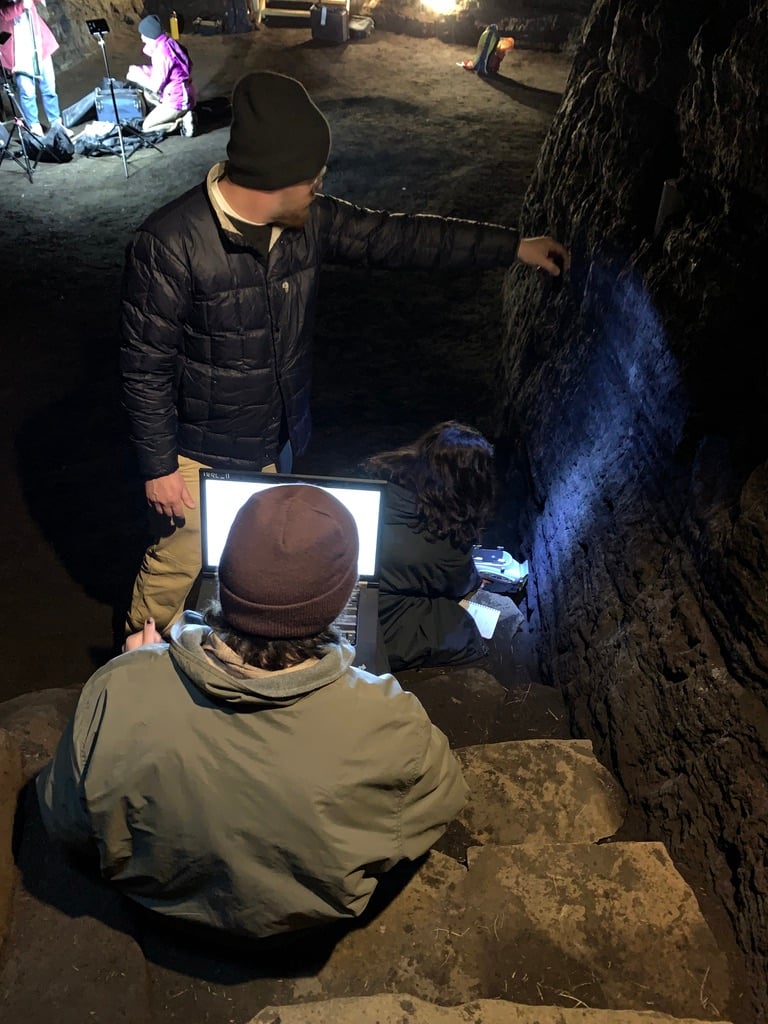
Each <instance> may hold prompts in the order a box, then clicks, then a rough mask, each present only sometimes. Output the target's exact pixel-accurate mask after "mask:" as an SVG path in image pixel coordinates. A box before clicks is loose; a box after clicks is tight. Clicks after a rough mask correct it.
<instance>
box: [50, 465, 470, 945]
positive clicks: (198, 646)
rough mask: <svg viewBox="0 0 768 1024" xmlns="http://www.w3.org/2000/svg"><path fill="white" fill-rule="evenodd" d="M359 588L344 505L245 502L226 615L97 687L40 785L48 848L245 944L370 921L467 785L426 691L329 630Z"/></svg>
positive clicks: (314, 499) (305, 494) (302, 497)
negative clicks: (374, 670)
mask: <svg viewBox="0 0 768 1024" xmlns="http://www.w3.org/2000/svg"><path fill="white" fill-rule="evenodd" d="M356 578H357V533H356V528H355V523H354V520H353V518H352V516H351V515H350V513H349V512H348V511H347V509H346V508H345V507H344V506H343V505H342V504H341V503H340V502H339V501H337V500H336V499H335V498H333V497H332V496H331V495H329V494H328V493H327V492H326V491H324V490H322V489H321V488H317V487H313V486H310V485H306V484H302V485H287V484H286V485H281V486H277V487H273V488H269V489H268V490H265V491H262V492H260V493H258V494H256V495H254V496H253V497H251V498H250V499H249V500H248V502H246V504H245V505H244V506H243V508H242V509H241V510H240V512H239V513H238V515H237V517H236V519H235V521H234V523H233V525H232V528H231V531H230V533H229V537H228V539H227V543H226V546H225V549H224V552H223V555H222V559H221V565H220V573H219V597H220V607H217V608H214V609H212V610H210V611H209V612H207V613H206V615H205V618H203V616H200V615H199V614H197V613H189V612H188V613H186V616H185V617H184V618H182V619H181V620H180V621H179V622H178V623H177V624H176V625H175V626H174V627H173V629H172V632H171V638H170V642H169V643H165V642H162V641H161V640H160V637H159V635H158V634H156V633H155V632H154V629H153V628H152V626H151V624H150V625H149V626H148V627H147V629H146V630H145V635H144V636H142V635H141V634H138V635H136V636H135V637H133V638H131V639H129V641H128V642H127V647H128V648H134V649H129V650H128V651H127V652H126V653H124V654H122V655H120V656H119V657H117V658H115V659H114V660H113V661H111V662H109V663H108V664H107V665H105V666H104V667H103V668H101V669H100V670H99V671H98V672H96V673H95V675H93V676H92V677H91V679H90V680H89V681H88V682H87V683H86V685H85V687H84V689H83V692H82V694H81V696H80V700H79V702H78V705H77V708H76V710H75V714H74V717H73V719H72V721H71V722H70V723H69V725H68V726H67V728H66V730H65V732H64V734H63V736H62V738H61V741H60V743H59V745H58V748H57V750H56V752H55V755H54V758H53V761H52V762H51V764H50V765H48V766H47V767H46V768H45V769H43V771H42V772H41V773H40V775H39V776H38V780H37V792H38V799H39V801H40V805H41V811H42V815H43V820H44V823H45V826H46V828H47V830H48V832H49V833H50V835H51V836H53V837H54V838H56V839H59V840H60V841H61V842H62V843H64V844H65V845H66V846H68V847H69V848H71V849H74V850H79V851H83V852H88V851H91V852H94V853H96V854H97V855H98V862H99V865H100V870H101V874H102V876H103V877H104V878H106V879H108V880H110V881H111V882H112V883H114V884H115V885H116V886H117V887H119V889H120V890H121V891H122V892H123V893H125V894H126V895H127V896H130V897H131V898H132V899H134V900H136V901H137V902H138V903H140V904H143V905H144V906H145V907H147V908H149V909H151V910H153V911H156V912H157V913H159V914H163V915H167V916H169V917H172V918H176V919H182V920H187V921H192V922H196V923H199V924H205V925H209V926H213V927H215V928H219V929H223V930H225V931H227V932H230V933H233V934H235V935H243V936H253V937H257V938H258V937H264V936H269V935H277V934H279V933H284V932H288V931H291V930H295V929H300V928H305V927H308V926H312V925H316V924H327V923H330V922H334V921H339V920H343V919H351V918H354V917H357V916H358V915H360V914H361V913H362V911H363V910H364V909H365V907H366V905H367V903H368V901H369V899H370V898H371V895H372V894H373V892H374V890H375V888H376V885H377V882H378V880H379V878H380V877H381V876H382V875H383V874H384V873H385V872H387V871H388V870H389V869H390V868H392V867H393V866H394V865H396V864H397V863H398V862H400V861H403V860H414V859H416V858H418V857H419V856H420V855H421V854H423V853H424V852H425V851H426V850H428V849H429V847H430V846H431V845H432V844H433V843H434V842H435V841H436V840H437V839H438V838H439V837H440V835H441V834H442V833H443V832H444V830H445V828H446V826H447V824H448V823H449V822H450V821H451V819H452V818H453V817H454V816H455V815H456V813H457V812H458V811H459V809H460V808H461V806H462V805H463V803H464V801H465V798H466V792H467V790H466V785H465V783H464V781H463V779H462V776H461V771H460V769H459V766H458V764H457V762H456V760H455V758H454V756H453V754H452V753H451V751H450V749H449V747H448V742H447V740H446V738H445V736H444V735H443V734H442V733H441V732H440V731H439V730H438V729H437V728H435V726H433V725H432V723H431V722H430V720H429V718H428V717H427V714H426V712H425V711H424V709H423V708H422V706H421V704H420V703H419V701H418V700H417V699H416V697H414V696H413V694H411V693H408V692H406V691H404V690H402V689H401V688H400V686H399V684H398V683H397V680H396V679H394V678H393V677H392V676H389V675H387V676H381V677H379V676H374V675H371V674H370V673H367V672H364V671H362V670H360V669H357V668H355V667H353V665H352V659H353V657H354V651H353V650H352V648H351V647H349V646H348V645H347V644H346V643H345V642H344V641H342V640H341V639H340V637H339V634H338V633H337V632H336V630H335V628H334V627H333V626H332V625H331V623H332V622H333V620H334V619H335V618H336V616H337V615H338V614H339V612H340V611H341V609H342V608H343V607H344V605H345V604H346V602H347V600H348V598H349V596H350V594H351V592H352V589H353V585H354V583H355V581H356ZM148 640H149V641H157V642H148V643H147V642H146V641H148ZM137 645H138V646H137Z"/></svg>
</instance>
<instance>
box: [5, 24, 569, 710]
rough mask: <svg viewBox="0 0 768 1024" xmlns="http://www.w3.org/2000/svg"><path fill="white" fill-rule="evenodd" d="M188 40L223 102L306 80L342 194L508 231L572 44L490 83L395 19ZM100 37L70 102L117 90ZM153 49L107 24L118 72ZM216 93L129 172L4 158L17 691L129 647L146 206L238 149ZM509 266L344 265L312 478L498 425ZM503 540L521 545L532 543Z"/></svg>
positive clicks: (8, 469)
mask: <svg viewBox="0 0 768 1024" xmlns="http://www.w3.org/2000/svg"><path fill="white" fill-rule="evenodd" d="M182 38H183V42H184V43H185V45H187V46H188V48H189V50H190V52H191V55H192V57H193V60H194V68H195V75H196V81H197V84H198V88H199V91H200V95H201V99H202V100H203V101H216V100H217V99H221V100H222V101H225V100H226V97H228V95H229V94H230V92H231V88H232V86H233V84H234V82H235V81H236V80H237V79H238V77H239V76H240V75H241V74H242V73H243V72H245V71H247V70H250V69H255V68H266V69H272V70H277V71H281V72H285V73H288V74H291V75H294V76H296V77H297V78H299V79H300V80H302V81H303V82H304V83H305V84H306V86H307V88H308V89H309V91H310V93H311V94H312V95H313V96H314V97H315V98H316V100H317V101H318V102H319V104H320V106H321V108H322V109H323V111H324V112H325V113H326V115H327V116H328V118H329V120H330V122H331V125H332V129H333V151H332V155H331V159H330V163H329V172H328V176H327V179H326V185H325V188H326V191H328V192H330V193H333V194H336V195H339V196H341V197H344V198H347V199H350V200H353V201H357V202H361V203H363V204H366V205H369V206H374V207H383V208H388V209H393V210H403V211H414V212H416V211H419V212H432V213H441V214H447V215H453V216H460V217H470V218H477V219H485V220H496V221H500V222H503V223H516V222H517V219H518V214H519V209H520V205H521V200H522V196H523V194H524V191H525V188H526V185H527V182H528V179H529V177H530V173H531V170H532V168H533V166H534V163H535V160H536V156H537V151H538V149H539V147H540V145H541V142H542V140H543V137H544V135H545V133H546V130H547V126H548V124H549V122H550V120H551V117H552V115H553V113H554V111H555V110H556V108H557V105H558V102H559V98H560V94H561V92H562V89H563V87H564V84H565V81H566V77H567V74H568V71H569V59H568V58H567V57H566V56H565V55H558V54H552V53H535V52H532V51H519V52H516V51H513V53H512V54H511V55H509V56H508V57H507V58H506V60H505V62H504V64H503V65H502V71H503V72H504V75H503V76H502V77H499V78H498V79H497V80H496V81H490V80H482V79H480V78H478V77H477V76H476V75H474V74H472V73H470V72H467V71H464V70H463V69H461V68H459V67H457V62H458V61H460V60H462V59H464V58H466V57H469V56H471V52H469V53H468V52H467V49H466V48H465V47H458V46H455V45H449V44H445V43H442V42H440V41H438V40H436V39H415V38H412V37H408V36H399V35H392V34H387V33H381V32H374V34H373V35H372V36H371V37H370V38H369V39H367V40H364V41H359V42H354V43H349V44H347V45H344V46H338V47H336V46H328V45H323V44H319V43H316V42H314V41H313V40H312V39H311V37H310V32H309V28H308V26H306V25H303V26H301V27H299V26H296V25H294V27H289V28H275V27H267V26H264V27H262V28H261V30H259V31H255V32H252V33H247V34H243V35H237V36H221V35H219V36H210V37H203V36H198V35H184V36H183V37H182ZM93 51H94V52H93V53H92V54H91V55H90V56H89V57H88V59H87V60H85V61H84V62H83V63H82V64H81V65H80V66H78V67H77V68H75V69H72V70H69V71H66V72H62V73H60V74H59V78H58V86H59V93H60V99H61V101H62V105H63V106H68V105H70V104H72V103H74V102H75V101H76V100H78V99H80V98H81V97H82V96H83V95H85V94H86V93H87V92H88V91H89V90H91V89H92V88H94V87H95V86H97V85H100V84H101V78H102V76H103V73H104V61H103V54H102V52H101V50H100V49H99V47H98V46H97V45H96V44H95V43H94V47H93ZM140 52H141V50H140V41H139V38H138V35H137V34H136V31H135V29H128V28H127V27H121V28H119V29H117V30H116V31H113V32H112V33H111V34H110V35H109V36H108V37H107V46H106V49H105V53H106V56H107V60H108V62H109V67H110V70H111V72H112V74H113V76H115V77H117V78H119V77H120V76H121V75H123V74H124V72H125V69H126V68H127V66H128V64H129V63H131V62H132V61H136V60H138V59H139V58H140ZM215 106H216V104H215V103H211V104H210V107H206V105H204V106H203V108H202V109H203V112H202V113H201V115H200V125H199V134H198V135H197V136H196V137H194V138H192V139H186V138H182V137H180V136H172V137H169V138H167V139H166V140H165V141H164V142H163V143H162V145H161V147H160V149H159V150H153V149H141V150H139V151H138V152H136V153H134V154H133V155H132V156H130V158H129V159H128V161H127V169H128V175H127V177H126V175H125V173H124V168H123V164H122V161H121V159H120V157H119V156H100V157H95V158H89V157H82V156H76V157H75V159H74V160H72V162H70V163H68V164H52V163H45V164H43V163H41V164H39V165H38V167H37V170H36V172H35V174H34V177H33V181H32V182H31V183H30V182H29V180H28V178H27V176H26V174H25V171H24V168H23V166H20V165H19V164H18V163H15V162H12V161H11V160H10V159H8V158H6V159H5V160H4V162H3V164H2V165H1V166H0V204H2V207H3V216H2V219H1V221H0V225H1V226H0V240H1V241H0V281H1V282H2V285H1V286H0V287H1V288H2V306H1V307H0V308H1V309H2V340H3V350H4V353H5V359H6V372H5V376H4V377H3V378H2V385H1V386H2V424H3V427H2V430H3V440H4V444H3V445H2V458H3V460H4V462H5V466H4V477H5V479H6V487H5V492H4V496H5V497H4V503H5V507H4V523H5V531H4V537H5V544H4V546H3V551H2V554H1V555H0V558H1V559H2V576H3V581H4V586H3V588H2V596H1V597H0V615H1V616H2V621H3V622H4V623H5V629H4V630H3V635H2V640H0V645H1V646H0V659H1V660H0V663H2V665H3V673H2V676H1V677H0V699H5V698H10V697H13V696H15V695H17V694H21V693H24V692H28V691H30V690H36V689H40V688H43V687H49V686H66V685H71V684H81V683H82V682H83V681H84V680H85V679H86V678H87V677H88V675H89V674H90V673H91V672H92V671H93V669H94V667H96V666H97V665H98V664H100V663H101V662H103V661H104V660H105V659H106V658H107V657H108V656H109V655H110V654H111V653H112V650H113V642H114V635H113V627H114V622H115V621H119V620H120V619H121V617H122V613H123V606H124V601H125V595H126V590H127V588H128V587H129V585H130V582H131V580H132V577H133V574H134V571H135V568H136V565H137V562H138V559H139V556H140V552H141V550H142V547H143V543H144V533H143V530H144V505H143V493H142V489H141V487H140V485H139V483H138V481H137V480H136V478H135V476H134V474H133V467H132V463H131V456H130V452H129V450H128V448H127V446H126V443H125V437H124V425H123V422H122V417H121V412H120V406H119V392H118V384H117V376H116V353H117V346H118V330H117V313H118V301H117V299H118V285H119V276H120V270H121V264H122V257H123V250H124V246H125V244H126V242H127V240H128V239H129V237H130V235H131V232H132V231H133V230H134V229H135V228H136V227H137V226H138V224H139V223H140V222H141V220H142V219H143V218H144V216H145V215H146V214H148V213H149V212H150V211H151V210H152V209H154V208H155V207H157V206H159V205H160V204H162V203H163V202H165V201H166V200H169V199H171V198H173V197H174V196H176V195H177V194H179V193H180V192H181V191H183V190H184V189H186V188H188V187H191V186H192V185H193V184H195V183H196V182H198V181H199V180H200V179H201V178H202V177H203V176H204V175H205V173H206V172H207V170H208V168H209V167H210V166H211V164H212V163H214V162H215V161H217V160H219V159H221V158H222V157H223V155H224V151H225V146H226V141H227V134H228V131H227V125H228V114H227V111H226V103H224V107H225V109H224V111H223V112H219V113H216V112H215V110H214V108H215ZM206 109H207V110H208V113H207V114H206V113H205V110H206ZM546 228H547V225H544V224H542V225H537V229H538V230H542V231H543V230H545V229H546ZM501 280H502V273H501V272H492V273H486V274H476V275H465V276H462V277H459V278H457V277H455V276H450V277H448V276H442V275H436V274H430V275H426V274H403V273H399V274H394V273H382V272H379V273H368V272H363V271H357V270H348V269H343V270H340V269H333V268H329V269H328V270H327V272H326V273H325V280H324V283H323V288H322V291H321V301H320V314H319V321H318V330H317V349H316V352H317V359H316V379H315V388H314V416H315V432H314V437H313V440H312V443H311V446H310V449H309V451H308V453H307V454H306V455H305V456H304V457H303V458H302V459H300V460H299V461H298V464H297V466H296V468H297V470H298V471H301V472H320V473H325V472H327V473H334V474H343V473H348V472H351V471H352V470H353V469H354V467H355V465H356V464H357V463H358V462H359V461H360V460H361V459H362V458H363V457H364V456H366V455H367V454H369V453H371V452H373V451H376V450H378V449H381V448H383V447H387V446H391V445H395V444H398V443H401V442H404V441H406V440H409V439H410V438H411V437H413V436H415V435H416V434H417V433H419V432H420V431H421V430H422V429H424V428H426V427H427V426H429V425H430V424H432V423H433V422H435V421H437V420H440V419H444V418H448V417H456V418H461V419H465V420H468V421H470V422H474V423H476V424H478V425H480V426H481V427H483V426H484V424H485V423H486V422H488V416H487V414H488V411H489V409H490V408H491V406H492V403H493V400H494V395H495V394H496V392H497V388H498V380H497V377H496V353H497V351H498V345H499V338H500V333H501V324H500V321H501V299H500V286H501ZM489 540H490V541H494V542H495V540H496V539H495V538H493V537H491V538H489ZM498 543H506V546H507V547H509V548H513V547H514V538H510V537H507V536H502V537H499V538H498Z"/></svg>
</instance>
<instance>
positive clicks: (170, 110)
mask: <svg viewBox="0 0 768 1024" xmlns="http://www.w3.org/2000/svg"><path fill="white" fill-rule="evenodd" d="M139 35H140V36H141V41H142V43H143V44H144V53H146V55H147V56H148V57H149V59H150V60H151V61H152V64H151V65H150V64H142V65H141V66H139V65H138V64H131V66H130V67H129V68H128V74H127V75H126V78H127V79H128V81H129V82H135V83H136V85H138V86H140V87H141V89H143V90H144V99H145V100H146V101H147V103H148V104H149V106H151V107H152V110H150V112H149V113H148V114H147V116H146V117H145V118H144V123H143V124H142V126H141V130H142V131H144V132H153V131H164V132H173V131H175V130H176V129H177V128H180V129H181V134H182V135H187V136H191V135H194V134H195V122H194V115H193V113H192V111H193V109H194V106H195V87H194V85H193V84H192V60H191V59H190V56H189V54H188V53H187V51H186V49H185V48H184V47H183V46H182V45H181V43H179V42H178V41H177V40H176V39H172V38H171V37H170V36H169V35H166V34H165V32H163V26H162V24H161V23H160V19H159V18H158V17H157V16H156V15H154V14H149V15H147V17H146V18H142V19H141V21H140V22H139Z"/></svg>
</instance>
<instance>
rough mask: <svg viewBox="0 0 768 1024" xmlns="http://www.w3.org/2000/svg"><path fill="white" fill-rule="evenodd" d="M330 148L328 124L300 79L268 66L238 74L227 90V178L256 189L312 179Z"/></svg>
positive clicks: (267, 190) (320, 168)
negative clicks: (229, 121) (229, 102)
mask: <svg viewBox="0 0 768 1024" xmlns="http://www.w3.org/2000/svg"><path fill="white" fill-rule="evenodd" d="M330 150H331V129H330V126H329V125H328V122H327V121H326V119H325V118H324V117H323V115H322V114H321V113H320V111H319V110H318V108H317V107H316V106H315V104H314V103H313V102H312V100H311V99H310V98H309V94H308V93H307V90H306V89H305V88H304V86H303V85H302V84H301V82H297V81H296V79H295V78H289V77H288V76H287V75H278V74H276V73H275V72H273V71H254V72H253V73H252V74H249V75H246V76H245V77H244V78H241V79H240V81H239V82H238V83H237V85H236V86H235V91H234V93H233V94H232V128H231V129H230V134H229V145H228V146H227V157H228V158H229V159H228V161H227V171H226V173H227V177H228V178H229V179H230V181H233V182H234V183H235V184H236V185H242V186H243V188H253V189H258V190H259V191H260V192H273V191H275V190H276V189H280V188H288V187H289V186H290V185H298V184H299V182H302V181H312V180H313V179H314V178H315V177H317V175H318V174H319V173H320V171H322V169H323V167H325V165H326V163H327V162H328V154H329V153H330Z"/></svg>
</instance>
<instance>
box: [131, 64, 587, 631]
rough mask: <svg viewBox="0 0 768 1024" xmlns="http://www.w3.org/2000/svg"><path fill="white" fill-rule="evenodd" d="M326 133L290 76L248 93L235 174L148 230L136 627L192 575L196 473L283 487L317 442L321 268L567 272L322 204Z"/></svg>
mask: <svg viewBox="0 0 768 1024" xmlns="http://www.w3.org/2000/svg"><path fill="white" fill-rule="evenodd" d="M330 146H331V133H330V128H329V126H328V122H327V121H326V119H325V117H324V116H323V115H322V113H321V112H320V111H319V110H318V108H317V107H316V106H315V104H314V103H313V102H312V100H311V99H310V97H309V95H308V94H307V92H306V90H305V89H304V87H303V86H302V85H301V84H300V83H299V82H297V81H296V80H295V79H293V78H288V77H286V76H285V75H278V74H274V73H272V72H267V71H262V72H254V73H252V74H249V75H246V76H245V77H244V78H243V79H241V80H240V82H238V84H237V86H236V87H235V90H234V95H233V99H232V127H231V130H230V138H229V145H228V146H227V157H228V159H227V161H226V162H225V163H222V164H217V165H216V166H215V167H213V168H212V169H211V171H210V172H209V174H208V177H207V179H206V181H205V182H203V183H202V184H200V185H198V186H196V187H195V188H193V189H191V190H190V191H189V192H187V193H186V194H185V195H183V196H181V197H180V198H178V199H176V200H174V201H173V202H171V203H169V204H168V205H167V206H165V207H163V208H162V209H161V210H159V211H157V212H156V213H154V214H152V215H151V216H150V217H149V218H148V220H146V221H145V223H144V224H143V225H142V227H141V228H140V229H139V231H138V233H137V235H136V237H135V238H134V240H133V242H132V243H131V245H130V246H129V249H128V253H127V258H126V268H125V275H124V281H123V345H122V354H121V366H122V375H123V394H124V403H125V407H126V409H127V412H128V416H129V420H130V429H131V440H132V441H133V444H134V446H135V449H136V452H137V455H138V461H139V471H140V472H141V474H142V475H143V477H144V479H145V481H146V485H145V487H146V496H147V502H148V503H149V506H150V509H151V511H152V512H153V513H154V514H155V516H156V517H157V522H156V536H155V541H154V542H153V544H152V545H151V547H150V548H149V549H148V550H147V552H146V554H145V557H144V561H143V563H142V566H141V569H140V571H139V575H138V577H137V579H136V583H135V585H134V592H133V599H132V604H131V609H130V612H129V615H128V621H127V628H128V631H129V632H134V631H136V630H140V629H141V628H142V625H143V623H144V622H145V620H146V619H147V618H148V617H152V618H153V619H154V620H155V621H156V623H157V626H158V628H159V629H160V631H161V632H163V633H165V631H166V630H167V629H168V627H169V626H170V625H171V624H172V623H173V622H174V621H175V619H176V618H178V616H179V615H180V614H181V612H182V609H183V606H184V601H185V599H186V597H187V594H188V593H189V590H190V589H191V587H192V585H193V583H194V582H195V579H196V578H197V575H198V573H199V570H200V560H201V553H200V521H199V513H198V511H197V504H198V473H199V470H200V468H201V466H208V467H214V468H239V469H256V470H263V469H270V468H271V469H273V470H275V469H276V470H277V471H279V472H288V471H290V468H291V460H292V455H293V454H296V455H300V454H301V453H302V452H303V451H304V449H305V448H306V446H307V444H308V441H309V435H310V426H311V423H310V383H311V367H312V328H313V321H314V312H315V303H316V296H317V288H318V282H319V275H320V269H321V266H322V264H323V263H342V264H352V265H363V266H368V267H376V268H385V269H402V268H410V269H420V270H428V269H431V268H434V269H438V268H439V269H453V270H470V269H485V268H490V267H503V266H509V265H511V264H512V263H514V261H515V260H516V259H519V260H522V261H523V262H524V263H528V264H531V265H533V266H539V267H542V268H543V269H544V270H546V271H548V272H549V273H550V274H554V275H557V274H558V273H559V272H560V269H559V266H558V264H557V262H556V260H557V258H560V259H562V260H563V262H564V265H565V266H567V264H568V253H567V251H566V249H565V248H564V247H563V246H562V245H561V244H560V243H559V242H557V241H555V240H554V239H552V238H546V237H542V238H523V239H521V238H520V235H519V232H518V231H517V230H516V229H514V228H507V227H501V226H498V225H493V224H481V223H475V222H472V221H461V220H455V219H447V218H443V217H434V216H427V215H405V214H392V213H388V212H385V211H374V210H368V209H364V208H362V207H359V206H354V205H352V204H351V203H348V202H345V201H344V200H342V199H336V198H334V197H333V196H327V195H322V194H320V192H319V189H320V187H321V185H322V180H323V174H324V172H325V165H326V163H327V161H328V154H329V152H330Z"/></svg>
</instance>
